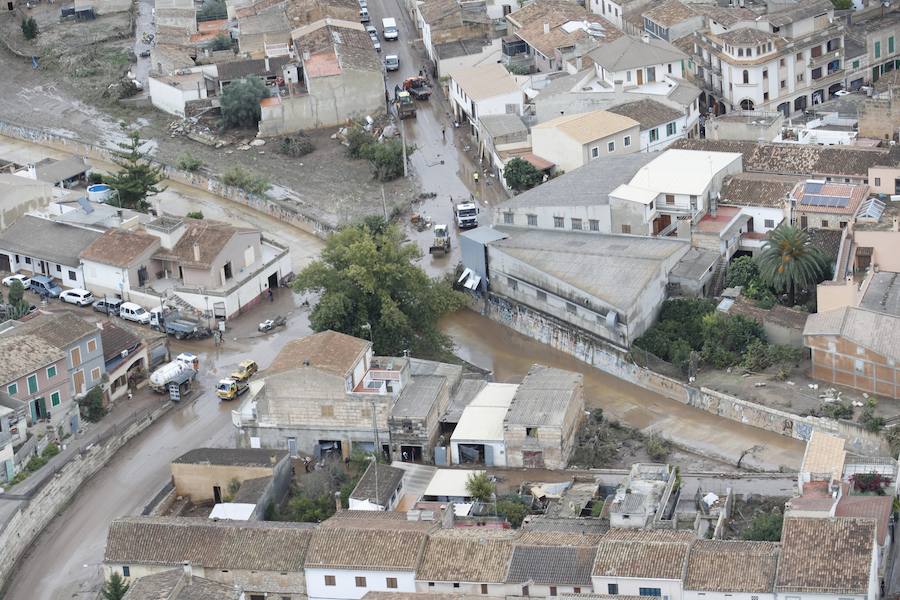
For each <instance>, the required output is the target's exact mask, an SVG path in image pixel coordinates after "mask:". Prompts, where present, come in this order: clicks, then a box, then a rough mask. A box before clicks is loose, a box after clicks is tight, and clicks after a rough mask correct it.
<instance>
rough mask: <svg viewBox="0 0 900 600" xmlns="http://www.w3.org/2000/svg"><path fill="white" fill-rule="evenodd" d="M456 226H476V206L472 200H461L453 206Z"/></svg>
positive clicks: (466, 227)
mask: <svg viewBox="0 0 900 600" xmlns="http://www.w3.org/2000/svg"><path fill="white" fill-rule="evenodd" d="M453 214H454V215H456V226H457V227H459V228H460V229H472V228H473V227H478V206H477V205H476V204H475V203H474V202H461V203H460V204H457V205H456V206H455V207H454V208H453Z"/></svg>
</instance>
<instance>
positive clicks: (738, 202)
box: [719, 173, 798, 208]
mask: <svg viewBox="0 0 900 600" xmlns="http://www.w3.org/2000/svg"><path fill="white" fill-rule="evenodd" d="M797 181H798V180H797V178H796V177H784V176H778V175H760V174H758V173H740V174H738V175H732V176H731V177H728V178H727V179H726V180H725V183H724V185H723V186H722V192H721V195H722V199H721V200H720V201H719V204H733V205H735V206H759V207H766V208H780V207H782V206H784V203H785V202H787V198H788V196H790V194H791V191H793V189H794V186H795V185H796V184H797Z"/></svg>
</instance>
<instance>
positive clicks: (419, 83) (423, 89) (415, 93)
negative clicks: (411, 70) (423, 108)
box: [403, 75, 431, 100]
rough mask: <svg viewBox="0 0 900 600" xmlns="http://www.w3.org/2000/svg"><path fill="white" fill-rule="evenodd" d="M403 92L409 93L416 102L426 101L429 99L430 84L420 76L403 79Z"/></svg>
mask: <svg viewBox="0 0 900 600" xmlns="http://www.w3.org/2000/svg"><path fill="white" fill-rule="evenodd" d="M403 90H404V91H407V92H409V93H410V95H412V97H413V98H415V99H416V100H428V99H429V98H431V84H429V83H428V80H427V79H425V78H424V77H422V76H420V75H414V76H413V77H407V78H406V79H404V80H403Z"/></svg>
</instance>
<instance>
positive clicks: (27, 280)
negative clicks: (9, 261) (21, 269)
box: [3, 273, 31, 290]
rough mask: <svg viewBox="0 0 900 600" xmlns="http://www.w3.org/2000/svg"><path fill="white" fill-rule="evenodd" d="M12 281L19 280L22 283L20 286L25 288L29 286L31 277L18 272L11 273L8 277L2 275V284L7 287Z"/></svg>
mask: <svg viewBox="0 0 900 600" xmlns="http://www.w3.org/2000/svg"><path fill="white" fill-rule="evenodd" d="M13 281H18V282H20V283H21V284H22V287H23V288H25V289H26V290H27V289H28V288H29V287H31V278H30V277H28V276H27V275H22V274H20V273H13V274H12V275H10V276H9V277H4V278H3V285H5V286H6V287H9V286H11V285H12V282H13Z"/></svg>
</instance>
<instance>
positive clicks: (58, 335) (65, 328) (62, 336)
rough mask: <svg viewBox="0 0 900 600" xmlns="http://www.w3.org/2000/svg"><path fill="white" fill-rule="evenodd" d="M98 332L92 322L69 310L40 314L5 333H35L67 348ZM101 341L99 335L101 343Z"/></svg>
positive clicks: (50, 342) (46, 340)
mask: <svg viewBox="0 0 900 600" xmlns="http://www.w3.org/2000/svg"><path fill="white" fill-rule="evenodd" d="M98 333H100V330H99V329H98V328H97V326H96V325H94V324H93V323H91V322H89V321H86V320H85V319H82V318H81V317H80V316H78V315H77V314H75V313H73V312H71V311H63V312H58V313H53V314H41V315H39V316H37V317H35V318H33V319H30V320H28V321H26V322H24V323H22V324H21V325H19V326H17V327H16V328H15V329H13V330H12V331H10V332H9V333H8V334H7V335H10V336H15V335H20V334H29V335H35V336H37V337H39V338H41V339H42V340H44V341H45V342H47V343H48V344H51V345H52V346H55V347H57V348H59V349H60V350H67V349H68V347H69V346H71V345H72V344H74V343H75V342H78V341H79V340H82V339H84V338H86V337H88V336H90V335H96V334H98ZM102 341H103V339H102V337H101V343H102Z"/></svg>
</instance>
